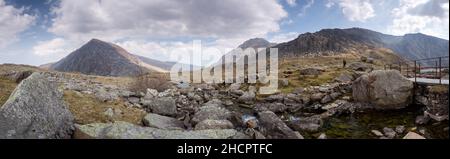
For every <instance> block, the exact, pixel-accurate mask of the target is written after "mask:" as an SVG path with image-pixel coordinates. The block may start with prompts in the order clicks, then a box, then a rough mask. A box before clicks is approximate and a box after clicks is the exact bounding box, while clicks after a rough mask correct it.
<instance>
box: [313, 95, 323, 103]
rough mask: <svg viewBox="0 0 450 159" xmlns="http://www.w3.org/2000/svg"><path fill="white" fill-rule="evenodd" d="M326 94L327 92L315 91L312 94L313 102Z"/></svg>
mask: <svg viewBox="0 0 450 159" xmlns="http://www.w3.org/2000/svg"><path fill="white" fill-rule="evenodd" d="M324 96H325V94H323V93H314V94H312V95H311V101H312V102H318V101H321V100H322V98H323V97H324Z"/></svg>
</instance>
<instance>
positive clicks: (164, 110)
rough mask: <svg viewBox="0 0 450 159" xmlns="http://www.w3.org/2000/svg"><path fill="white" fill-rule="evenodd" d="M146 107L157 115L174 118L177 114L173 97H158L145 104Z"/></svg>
mask: <svg viewBox="0 0 450 159" xmlns="http://www.w3.org/2000/svg"><path fill="white" fill-rule="evenodd" d="M143 104H144V107H145V108H147V109H149V110H150V111H152V112H153V113H155V114H160V115H169V116H174V115H176V114H177V105H176V103H175V99H173V98H171V97H158V98H152V99H151V100H148V102H143Z"/></svg>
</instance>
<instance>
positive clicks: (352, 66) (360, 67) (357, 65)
mask: <svg viewBox="0 0 450 159" xmlns="http://www.w3.org/2000/svg"><path fill="white" fill-rule="evenodd" d="M348 68H350V69H352V70H354V71H364V72H366V71H371V70H373V68H372V67H371V66H368V65H366V64H364V63H361V62H354V63H351V64H350V65H348Z"/></svg>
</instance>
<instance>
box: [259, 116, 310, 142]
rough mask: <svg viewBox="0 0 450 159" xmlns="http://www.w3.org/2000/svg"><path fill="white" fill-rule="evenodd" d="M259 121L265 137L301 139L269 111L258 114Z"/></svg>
mask: <svg viewBox="0 0 450 159" xmlns="http://www.w3.org/2000/svg"><path fill="white" fill-rule="evenodd" d="M258 116H259V121H260V124H261V126H262V127H263V128H264V129H265V136H267V137H270V138H273V139H303V136H301V135H300V133H298V132H295V131H293V130H292V129H291V128H289V127H288V126H287V125H286V124H285V123H284V122H283V121H282V120H281V119H280V118H278V116H277V115H276V114H275V113H273V112H271V111H264V112H259V113H258Z"/></svg>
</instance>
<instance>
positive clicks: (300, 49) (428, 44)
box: [274, 28, 449, 60]
mask: <svg viewBox="0 0 450 159" xmlns="http://www.w3.org/2000/svg"><path fill="white" fill-rule="evenodd" d="M361 46H363V47H369V48H388V49H390V50H392V51H393V52H395V53H396V54H398V55H400V56H402V57H404V58H407V59H410V60H415V59H423V58H432V57H439V56H448V53H449V41H448V40H444V39H440V38H436V37H433V36H428V35H424V34H420V33H418V34H406V35H404V36H393V35H387V34H382V33H379V32H375V31H372V30H367V29H362V28H350V29H323V30H321V31H318V32H315V33H305V34H301V35H299V36H298V37H297V38H296V39H294V40H292V41H289V42H285V43H281V44H278V45H276V46H274V47H275V48H278V49H279V50H278V52H279V54H280V55H282V56H289V55H294V56H295V55H305V54H316V53H319V52H334V53H336V52H337V53H347V52H351V51H354V50H355V48H359V47H361ZM361 51H362V50H361Z"/></svg>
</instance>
